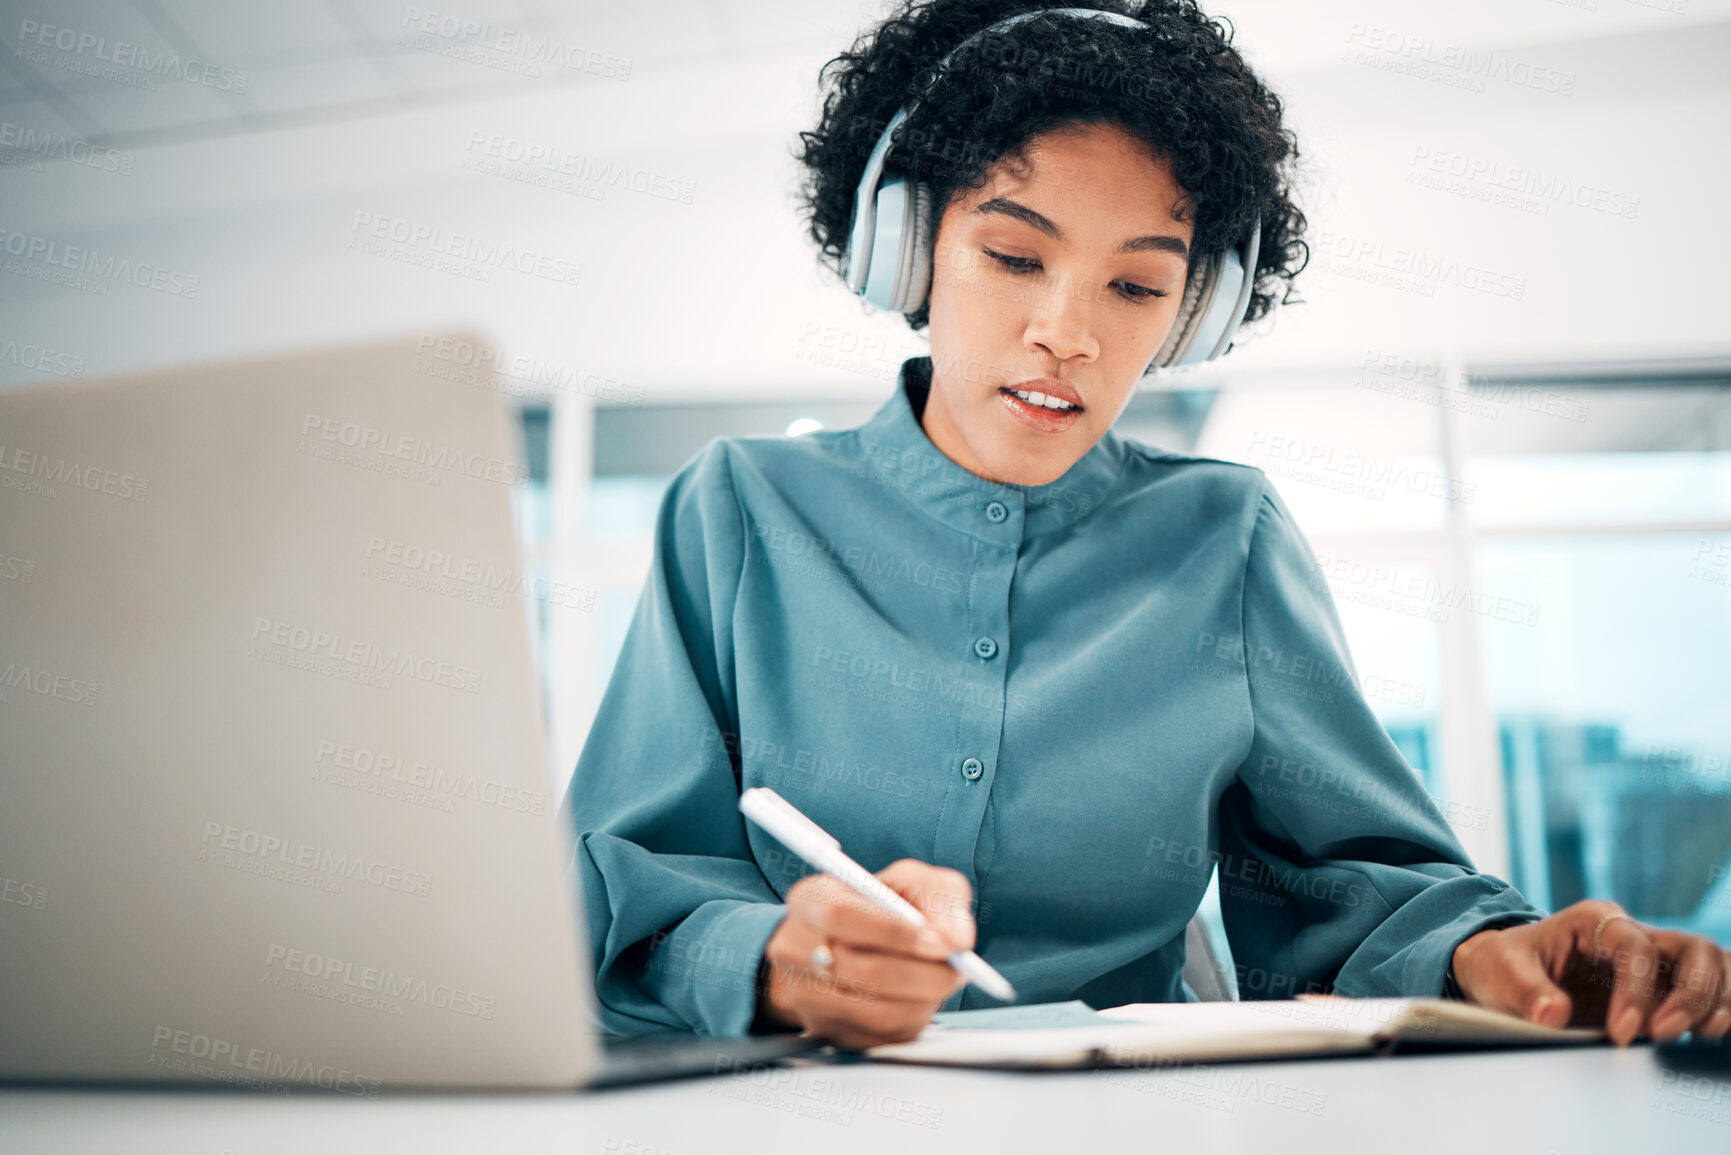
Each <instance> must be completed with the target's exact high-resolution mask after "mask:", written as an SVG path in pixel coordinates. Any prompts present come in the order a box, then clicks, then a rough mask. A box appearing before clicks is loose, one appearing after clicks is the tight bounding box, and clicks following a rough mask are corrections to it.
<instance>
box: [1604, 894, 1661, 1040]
mask: <svg viewBox="0 0 1731 1155" xmlns="http://www.w3.org/2000/svg"><path fill="white" fill-rule="evenodd" d="M1649 929H1650V928H1648V927H1644V926H1642V925H1641V924H1640V923H1638V922H1636V921H1634V920H1633V919H1629V918H1619V919H1613V920H1612V921H1610V922H1608V923H1606V924H1605V929H1604V931H1603V932H1602V933H1601V935H1600V941H1601V943H1602V945H1603V948H1604V949H1605V950H1606V951H1608V952H1609V954H1610V957H1611V961H1612V963H1613V964H1614V967H1615V972H1614V978H1613V979H1612V982H1611V1000H1610V1004H1609V1005H1608V1006H1607V1007H1606V1008H1605V1029H1606V1031H1608V1032H1609V1033H1610V1036H1611V1041H1612V1042H1614V1043H1616V1044H1617V1045H1618V1046H1620V1047H1626V1046H1628V1045H1629V1044H1630V1043H1631V1042H1633V1041H1634V1039H1635V1036H1636V1035H1638V1034H1640V1033H1641V1029H1642V1028H1643V1027H1644V1026H1646V1025H1647V1024H1648V1023H1649V1022H1650V1021H1651V1016H1652V1012H1653V1008H1654V1007H1655V1006H1657V1005H1658V1003H1659V991H1658V989H1657V986H1656V983H1657V980H1658V975H1659V957H1660V956H1659V947H1658V944H1657V943H1655V942H1654V941H1653V940H1652V939H1651V938H1649V937H1648V935H1647V931H1648V930H1649Z"/></svg>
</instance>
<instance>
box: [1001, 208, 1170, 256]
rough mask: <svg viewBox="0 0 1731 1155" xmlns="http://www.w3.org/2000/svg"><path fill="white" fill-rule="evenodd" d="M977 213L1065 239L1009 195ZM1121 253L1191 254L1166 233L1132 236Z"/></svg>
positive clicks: (1039, 216) (1054, 226)
mask: <svg viewBox="0 0 1731 1155" xmlns="http://www.w3.org/2000/svg"><path fill="white" fill-rule="evenodd" d="M974 212H976V213H1002V214H1003V215H1004V216H1007V217H1014V218H1015V219H1016V220H1019V221H1021V222H1022V223H1023V224H1025V225H1029V226H1031V227H1033V228H1036V229H1039V230H1040V231H1041V232H1043V233H1045V234H1046V235H1047V236H1048V237H1051V238H1052V239H1053V240H1055V241H1062V240H1063V239H1064V230H1063V229H1061V228H1059V227H1058V226H1057V225H1055V224H1053V223H1052V222H1051V221H1050V220H1048V219H1047V218H1046V217H1044V216H1042V215H1040V214H1039V213H1037V212H1035V211H1034V210H1033V209H1031V208H1029V207H1028V206H1027V205H1025V204H1021V203H1019V202H1017V201H1013V200H1011V199H1009V198H1008V197H993V198H992V199H991V200H989V201H987V202H986V203H984V204H982V205H981V206H980V207H979V208H977V209H975V210H974ZM1118 251H1119V252H1120V253H1176V254H1177V255H1178V256H1180V257H1184V258H1186V259H1188V258H1189V256H1190V246H1189V245H1187V244H1185V243H1184V238H1182V237H1174V236H1167V235H1164V234H1160V235H1154V236H1146V237H1131V238H1130V239H1129V240H1127V241H1125V242H1124V243H1123V244H1121V245H1119V246H1118Z"/></svg>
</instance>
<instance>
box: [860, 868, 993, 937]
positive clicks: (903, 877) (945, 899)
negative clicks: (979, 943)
mask: <svg viewBox="0 0 1731 1155" xmlns="http://www.w3.org/2000/svg"><path fill="white" fill-rule="evenodd" d="M878 877H879V878H880V879H882V880H883V882H884V885H886V886H888V887H889V888H890V889H891V890H893V891H895V892H896V893H897V894H899V895H901V896H902V897H903V898H905V899H907V900H908V901H909V902H910V903H912V904H913V905H914V906H915V907H916V908H918V909H919V911H920V912H921V913H922V914H924V915H925V916H926V919H927V921H928V922H929V923H930V924H931V927H932V929H933V930H935V931H937V932H938V934H939V935H941V936H942V937H943V938H944V939H945V941H947V942H949V943H951V944H952V945H953V946H954V948H955V949H956V950H970V949H972V948H973V945H974V942H975V926H974V912H973V900H974V888H973V885H972V884H971V883H969V882H968V877H967V875H965V874H963V873H962V872H961V871H959V870H951V869H950V868H949V867H946V866H933V865H932V864H930V863H928V862H921V861H919V860H918V859H916V858H903V859H898V860H897V861H895V862H892V863H890V864H889V865H888V866H886V867H885V868H884V869H883V870H881V871H879V872H878Z"/></svg>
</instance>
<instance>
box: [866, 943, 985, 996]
mask: <svg viewBox="0 0 1731 1155" xmlns="http://www.w3.org/2000/svg"><path fill="white" fill-rule="evenodd" d="M835 973H836V976H837V977H838V978H845V979H847V980H848V981H850V982H854V983H858V984H860V985H861V986H864V987H866V988H869V989H871V990H873V991H876V992H877V996H878V997H879V998H880V999H886V1000H889V1001H894V1002H918V1003H928V1004H930V1005H931V1006H933V1007H936V1006H937V1005H938V1004H940V1003H942V1002H943V1001H944V1000H945V999H947V998H949V997H950V996H951V995H952V994H954V993H955V992H956V991H957V990H958V989H960V988H961V987H962V986H963V985H964V984H965V983H966V982H967V980H966V979H965V978H964V977H963V976H962V975H961V974H960V973H959V972H958V971H957V970H956V968H954V967H952V966H950V965H949V964H948V963H942V962H927V961H925V960H923V959H910V958H907V957H906V956H904V955H890V954H883V953H881V952H879V951H870V950H860V949H858V948H857V947H853V946H849V945H847V944H844V943H837V944H836V947H835Z"/></svg>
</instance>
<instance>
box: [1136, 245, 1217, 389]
mask: <svg viewBox="0 0 1731 1155" xmlns="http://www.w3.org/2000/svg"><path fill="white" fill-rule="evenodd" d="M1219 270H1220V257H1219V254H1217V253H1209V254H1208V255H1206V256H1204V257H1202V258H1201V259H1200V260H1198V261H1197V262H1196V264H1195V266H1194V267H1192V268H1191V270H1190V276H1189V278H1188V279H1187V280H1186V281H1185V282H1184V295H1183V296H1182V297H1180V298H1179V299H1178V316H1177V317H1175V318H1173V320H1172V329H1171V331H1170V332H1168V333H1167V334H1166V340H1164V341H1162V342H1161V343H1160V348H1159V350H1158V351H1157V352H1155V354H1154V360H1153V361H1151V362H1149V365H1148V368H1149V369H1150V371H1152V370H1154V369H1163V368H1166V367H1168V366H1171V365H1176V364H1178V363H1179V362H1180V361H1182V360H1183V359H1184V354H1185V353H1186V352H1188V351H1189V349H1190V346H1191V344H1192V343H1193V342H1194V341H1195V340H1196V330H1197V329H1198V328H1200V327H1201V324H1202V318H1203V317H1204V316H1206V315H1207V313H1208V302H1209V301H1211V300H1212V299H1213V297H1214V290H1215V286H1216V285H1217V283H1218V282H1219V279H1220V277H1219Z"/></svg>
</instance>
